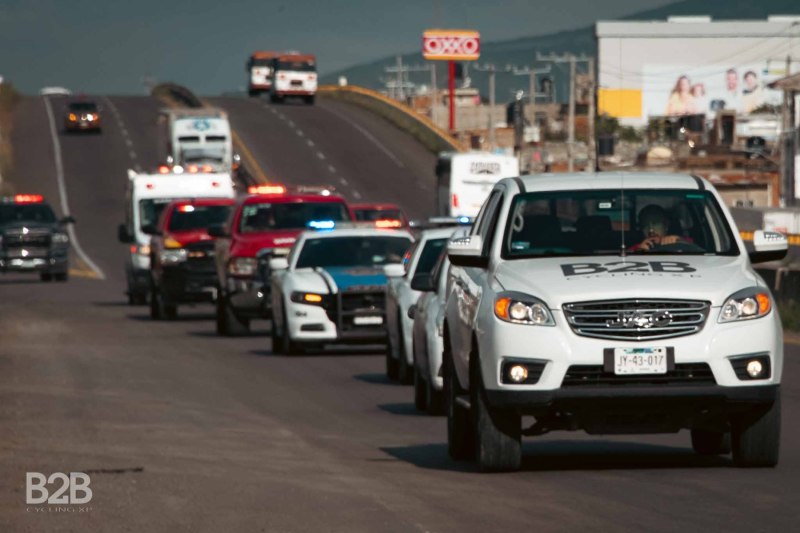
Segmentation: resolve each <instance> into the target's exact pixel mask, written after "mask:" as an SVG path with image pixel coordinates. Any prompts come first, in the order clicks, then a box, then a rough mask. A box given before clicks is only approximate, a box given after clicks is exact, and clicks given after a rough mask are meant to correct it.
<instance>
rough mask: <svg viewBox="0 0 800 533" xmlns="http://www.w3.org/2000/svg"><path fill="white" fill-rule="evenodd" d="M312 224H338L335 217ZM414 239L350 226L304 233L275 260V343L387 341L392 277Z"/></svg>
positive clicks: (279, 349)
mask: <svg viewBox="0 0 800 533" xmlns="http://www.w3.org/2000/svg"><path fill="white" fill-rule="evenodd" d="M309 225H310V227H313V228H317V229H322V230H325V229H329V228H330V229H332V228H333V227H334V223H333V222H332V221H311V222H310V223H309ZM412 242H413V238H412V236H411V234H410V233H408V232H406V231H402V230H377V229H374V228H349V229H336V230H334V231H306V232H304V233H302V234H301V235H300V236H299V237H298V240H297V242H296V243H295V245H294V247H293V248H292V251H291V253H290V254H289V256H288V258H287V257H274V258H272V259H271V260H270V269H271V270H272V271H273V275H272V290H271V294H272V346H273V350H274V351H275V352H276V353H285V354H294V353H298V352H300V351H301V350H302V349H303V348H304V347H309V346H321V345H323V344H329V343H334V342H341V343H384V342H386V314H385V301H386V276H385V275H384V272H383V266H384V265H386V264H388V263H399V262H400V261H401V259H402V257H403V255H404V254H405V253H406V250H407V249H408V247H409V246H411V244H412Z"/></svg>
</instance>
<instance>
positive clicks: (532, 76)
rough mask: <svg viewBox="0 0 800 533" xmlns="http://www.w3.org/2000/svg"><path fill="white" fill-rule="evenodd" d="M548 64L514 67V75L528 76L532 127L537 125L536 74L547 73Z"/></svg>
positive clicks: (548, 69)
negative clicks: (535, 66)
mask: <svg viewBox="0 0 800 533" xmlns="http://www.w3.org/2000/svg"><path fill="white" fill-rule="evenodd" d="M549 73H550V66H549V65H548V66H547V68H541V69H536V68H533V67H524V68H516V67H514V75H516V76H528V96H529V98H530V103H531V124H532V125H533V127H534V128H536V127H538V125H537V122H536V76H537V75H538V74H549Z"/></svg>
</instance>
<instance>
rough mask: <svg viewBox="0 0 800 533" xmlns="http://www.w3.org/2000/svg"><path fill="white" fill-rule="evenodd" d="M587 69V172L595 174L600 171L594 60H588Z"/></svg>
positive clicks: (591, 58)
mask: <svg viewBox="0 0 800 533" xmlns="http://www.w3.org/2000/svg"><path fill="white" fill-rule="evenodd" d="M587 69H588V70H589V110H588V111H587V114H588V117H586V118H587V122H588V124H587V126H588V132H587V137H589V142H588V145H589V146H588V147H587V148H588V149H589V164H588V165H586V172H595V171H597V170H599V169H598V168H597V137H596V136H595V131H594V122H595V121H594V118H595V117H594V116H595V107H594V106H595V94H596V93H597V91H596V89H595V87H596V85H597V84H596V82H595V80H596V79H597V78H596V77H595V72H594V58H593V57H590V58H589V59H588V60H587Z"/></svg>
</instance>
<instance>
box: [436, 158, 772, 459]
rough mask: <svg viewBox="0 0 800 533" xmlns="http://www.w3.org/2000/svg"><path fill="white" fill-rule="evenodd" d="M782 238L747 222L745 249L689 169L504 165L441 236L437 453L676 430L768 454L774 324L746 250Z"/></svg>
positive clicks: (716, 444)
mask: <svg viewBox="0 0 800 533" xmlns="http://www.w3.org/2000/svg"><path fill="white" fill-rule="evenodd" d="M786 251H787V240H786V237H785V236H784V235H781V234H779V233H773V232H765V231H761V230H759V231H756V232H755V233H754V238H753V249H752V251H749V252H748V251H747V249H746V248H745V245H744V242H743V241H742V239H741V236H740V235H739V233H738V231H737V230H736V225H735V223H734V220H733V218H732V216H731V214H730V212H729V211H728V210H727V208H726V207H725V204H724V202H723V201H722V199H721V197H720V195H719V194H718V193H717V191H716V190H715V189H714V187H713V186H712V185H711V184H710V183H709V182H708V181H706V180H704V179H701V178H698V177H694V176H690V175H683V174H655V173H651V174H648V173H630V174H625V175H623V174H619V173H613V174H611V173H608V174H605V173H603V174H586V173H583V174H560V175H557V176H555V175H547V174H545V175H540V176H523V177H521V178H520V177H517V178H511V179H503V180H501V181H500V182H498V183H497V184H496V185H495V186H494V188H493V189H492V191H491V193H490V195H489V197H488V198H487V200H486V202H485V203H484V205H483V207H482V208H481V211H480V214H479V215H478V218H477V220H476V222H475V225H474V227H473V230H472V232H471V234H470V235H469V236H468V237H463V238H458V239H453V240H452V241H451V242H450V243H449V244H448V248H447V254H448V258H449V260H450V262H451V267H450V270H449V275H448V281H447V286H448V294H447V301H446V308H445V321H444V326H443V328H444V330H443V334H444V338H443V340H444V354H443V356H444V370H443V373H444V390H445V403H446V410H447V418H448V423H447V435H448V450H449V453H450V455H451V456H452V457H454V458H461V459H465V458H476V459H477V461H478V464H479V465H480V468H481V469H482V470H485V471H487V470H488V471H492V470H515V469H517V468H519V466H520V460H521V453H522V448H521V436H522V434H525V435H541V434H543V433H546V432H548V431H552V430H579V429H582V430H585V431H586V432H588V433H589V434H606V433H661V432H664V433H670V432H678V431H679V430H681V429H688V430H690V434H691V441H692V445H693V447H694V449H695V451H696V452H698V453H699V454H710V455H716V454H724V453H728V452H731V453H732V458H733V462H734V464H736V465H739V466H762V467H763V466H774V465H775V464H776V463H777V462H778V455H779V436H780V405H781V402H780V383H781V377H782V376H781V374H782V369H783V336H782V326H781V321H780V317H779V316H778V310H777V309H776V307H775V300H774V299H773V297H772V295H771V294H770V290H769V288H768V286H767V285H766V284H765V282H764V280H763V279H762V278H761V277H760V276H759V275H758V274H757V273H756V271H755V270H754V269H753V266H752V264H753V263H757V262H762V261H773V260H777V259H780V258H782V257H783V256H785V255H786ZM523 415H529V416H533V417H534V419H535V422H534V423H533V424H532V425H531V426H529V427H525V428H523V427H522V426H521V421H522V416H523ZM526 419H527V418H526Z"/></svg>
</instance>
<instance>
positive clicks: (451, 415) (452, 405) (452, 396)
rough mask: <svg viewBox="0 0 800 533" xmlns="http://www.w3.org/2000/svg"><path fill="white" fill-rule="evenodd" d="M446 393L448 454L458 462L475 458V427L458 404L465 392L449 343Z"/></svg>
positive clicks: (446, 364) (445, 367) (446, 361)
mask: <svg viewBox="0 0 800 533" xmlns="http://www.w3.org/2000/svg"><path fill="white" fill-rule="evenodd" d="M444 391H445V408H446V411H447V452H448V453H449V454H450V457H452V458H453V459H456V460H467V459H473V458H474V457H475V427H474V426H473V423H472V417H470V413H469V411H468V410H467V409H464V407H463V406H460V405H458V404H457V403H456V399H457V398H458V396H459V395H462V394H464V392H465V391H464V390H463V389H462V388H461V386H460V385H459V384H458V378H457V377H456V369H455V367H454V366H453V356H452V355H451V354H450V350H449V347H448V346H447V342H445V348H444Z"/></svg>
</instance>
